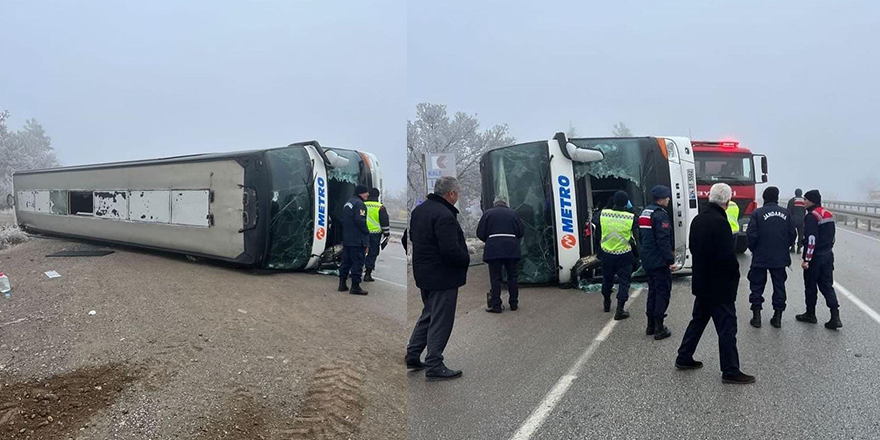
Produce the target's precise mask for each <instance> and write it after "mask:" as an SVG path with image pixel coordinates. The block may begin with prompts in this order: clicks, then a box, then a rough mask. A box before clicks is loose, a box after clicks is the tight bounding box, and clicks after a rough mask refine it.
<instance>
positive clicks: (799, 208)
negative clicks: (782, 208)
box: [788, 188, 807, 254]
mask: <svg viewBox="0 0 880 440" xmlns="http://www.w3.org/2000/svg"><path fill="white" fill-rule="evenodd" d="M802 195H803V191H801V189H800V188H798V189H796V190H794V197H793V198H792V199H790V200H789V201H788V212H790V213H791V217H792V218H793V219H794V229H795V231H796V232H797V237H796V238H795V240H794V242H793V243H792V244H791V249H789V251H790V252H791V253H798V254H799V253H801V250H802V249H803V246H802V245H801V242H802V241H803V240H804V217H806V215H807V205H806V200H805V199H804V198H803V196H802Z"/></svg>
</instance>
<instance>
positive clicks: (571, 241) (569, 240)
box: [560, 234, 577, 249]
mask: <svg viewBox="0 0 880 440" xmlns="http://www.w3.org/2000/svg"><path fill="white" fill-rule="evenodd" d="M560 242H561V244H562V247H564V248H566V249H571V248H573V247H574V246H575V245H576V244H577V238H574V235H571V234H565V235H563V236H562V240H560Z"/></svg>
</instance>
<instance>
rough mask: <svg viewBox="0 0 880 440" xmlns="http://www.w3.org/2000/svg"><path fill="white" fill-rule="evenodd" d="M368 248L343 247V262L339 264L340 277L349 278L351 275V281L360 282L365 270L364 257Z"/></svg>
mask: <svg viewBox="0 0 880 440" xmlns="http://www.w3.org/2000/svg"><path fill="white" fill-rule="evenodd" d="M366 254H367V248H362V247H359V246H343V247H342V264H341V265H339V278H343V279H344V278H347V277H348V276H349V274H350V275H351V282H353V283H360V282H361V275H362V274H363V271H364V258H365V257H366Z"/></svg>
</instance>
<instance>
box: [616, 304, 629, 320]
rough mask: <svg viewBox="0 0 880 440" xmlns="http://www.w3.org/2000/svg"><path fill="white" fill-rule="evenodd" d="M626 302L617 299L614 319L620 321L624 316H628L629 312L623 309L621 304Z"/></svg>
mask: <svg viewBox="0 0 880 440" xmlns="http://www.w3.org/2000/svg"><path fill="white" fill-rule="evenodd" d="M625 304H626V301H617V311H616V312H615V313H614V320H615V321H620V320H623V319H626V318H629V312H627V311H626V310H623V306H624V305H625Z"/></svg>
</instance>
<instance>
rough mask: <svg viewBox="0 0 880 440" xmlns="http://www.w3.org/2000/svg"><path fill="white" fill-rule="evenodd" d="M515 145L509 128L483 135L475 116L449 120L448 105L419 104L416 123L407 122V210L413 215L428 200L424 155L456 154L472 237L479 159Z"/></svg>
mask: <svg viewBox="0 0 880 440" xmlns="http://www.w3.org/2000/svg"><path fill="white" fill-rule="evenodd" d="M514 142H515V139H514V138H513V137H512V136H510V131H509V129H508V127H507V124H503V125H496V126H494V127H492V128H489V129H487V130H483V131H480V122H479V121H478V120H477V116H476V115H468V114H465V113H462V112H458V113H456V114H455V116H453V117H451V118H450V117H449V115H448V114H447V112H446V106H445V105H442V104H429V103H422V104H418V105H417V106H416V118H415V120H414V121H412V120H407V121H406V150H407V173H406V174H407V175H406V182H407V190H408V191H407V209H408V210H410V211H411V210H412V209H413V208H415V206H416V204H417V203H418V202H419V201H420V200H424V198H425V196H426V191H425V190H426V189H425V174H424V169H425V164H424V163H423V162H424V154H425V153H454V154H455V165H456V172H457V174H458V180H459V181H460V182H461V195H460V200H459V206H460V207H461V208H462V212H463V215H462V216H461V217H462V226H463V227H465V231H466V232H467V233H472V232H473V231H472V229H473V228H471V227H470V226H471V225H470V223H472V222H474V219H473V218H472V217H474V215H476V213H472V212H471V211H472V209H471V208H474V207H475V205H476V204H477V203H478V202H479V200H480V193H481V190H480V181H481V179H480V158H481V157H482V155H483V154H484V153H485V152H487V151H489V150H492V149H495V148H498V147H503V146H506V145H510V144H512V143H514ZM477 210H478V209H477Z"/></svg>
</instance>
